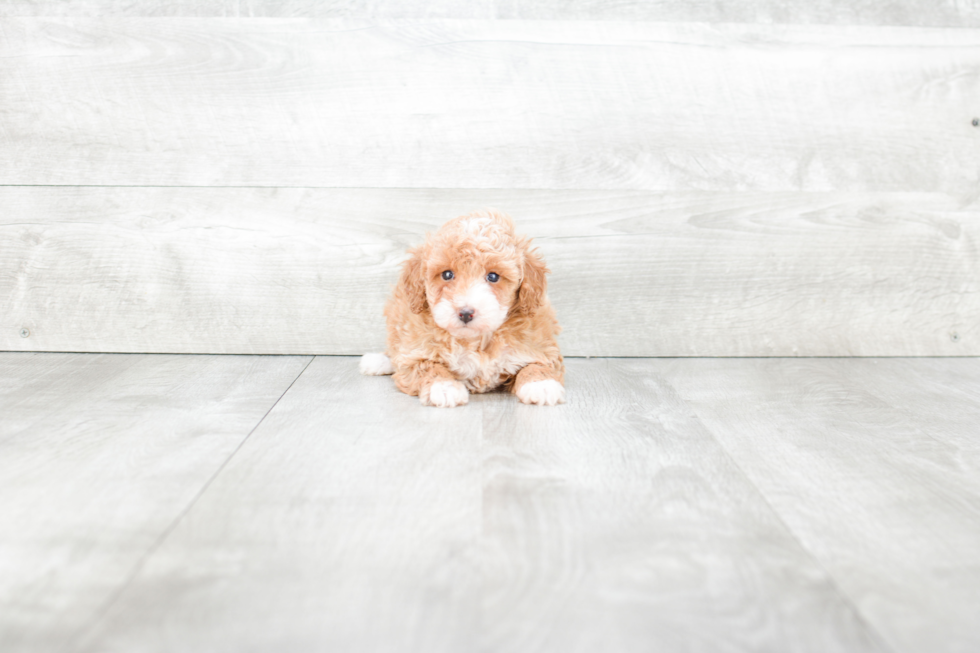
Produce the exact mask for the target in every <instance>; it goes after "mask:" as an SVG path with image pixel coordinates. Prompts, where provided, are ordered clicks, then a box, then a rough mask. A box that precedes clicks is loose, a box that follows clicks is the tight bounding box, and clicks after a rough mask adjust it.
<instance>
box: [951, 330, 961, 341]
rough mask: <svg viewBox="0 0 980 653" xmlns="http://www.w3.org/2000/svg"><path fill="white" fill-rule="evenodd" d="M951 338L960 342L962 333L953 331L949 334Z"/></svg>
mask: <svg viewBox="0 0 980 653" xmlns="http://www.w3.org/2000/svg"><path fill="white" fill-rule="evenodd" d="M949 339H950V340H952V341H953V342H959V341H960V334H958V333H956V332H955V331H953V332H952V333H951V334H949Z"/></svg>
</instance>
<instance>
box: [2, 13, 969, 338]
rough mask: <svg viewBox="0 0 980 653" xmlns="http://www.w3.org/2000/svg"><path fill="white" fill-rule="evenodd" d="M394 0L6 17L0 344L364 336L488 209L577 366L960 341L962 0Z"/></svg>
mask: <svg viewBox="0 0 980 653" xmlns="http://www.w3.org/2000/svg"><path fill="white" fill-rule="evenodd" d="M415 4H416V3H383V2H374V3H371V2H351V3H310V2H282V3H272V2H258V1H256V2H248V1H246V0H242V1H240V2H217V1H215V2H202V3H187V2H171V3H167V2H164V3H151V4H149V5H147V4H146V3H134V2H122V1H112V0H93V1H90V2H82V1H71V2H58V3H54V2H28V1H19V0H14V1H12V2H7V3H4V4H3V5H2V6H0V98H2V102H0V152H2V153H3V156H2V157H0V207H2V210H0V349H5V350H33V351H126V352H202V353H203V352H213V353H276V354H300V353H302V354H353V353H361V352H363V351H369V350H379V349H381V348H382V347H383V340H384V329H383V323H382V317H381V315H380V311H381V306H382V304H383V302H384V299H385V295H386V293H387V292H388V290H389V288H390V286H391V284H392V283H393V282H394V279H395V277H396V275H397V266H398V263H399V261H400V260H401V259H402V257H403V253H404V250H405V248H406V247H407V246H409V245H411V244H413V243H416V242H418V241H419V240H420V239H421V238H422V236H423V234H424V233H425V232H426V231H429V230H432V229H435V228H437V227H438V225H439V224H441V223H442V222H443V221H444V220H446V219H448V218H451V217H454V216H455V215H458V214H460V213H464V212H467V211H469V210H472V209H476V208H482V207H486V206H494V207H497V208H500V209H503V210H506V211H508V212H510V213H511V214H512V215H513V216H514V217H515V219H516V221H517V223H518V225H519V227H520V228H521V230H522V231H524V232H525V233H528V234H529V235H532V236H534V237H535V238H536V242H537V243H538V245H539V246H540V248H541V250H542V251H543V253H544V255H545V257H546V259H547V260H548V262H549V264H550V266H551V268H552V270H553V275H552V278H551V296H552V300H553V302H554V303H555V305H556V307H557V309H558V313H559V318H560V319H561V321H562V323H563V325H564V327H565V332H564V333H563V335H562V346H563V349H564V351H565V353H566V354H567V355H586V356H588V355H594V356H599V355H615V356H773V355H788V356H849V355H875V356H889V355H978V354H980V127H977V126H974V125H973V120H974V118H978V117H980V29H975V28H977V27H980V3H978V2H958V3H953V2H940V3H925V2H917V1H909V2H906V3H900V4H895V3H892V4H889V5H887V6H879V5H877V4H873V3H845V2H839V1H831V0H827V1H825V2H817V3H802V2H775V0H772V1H771V2H764V1H760V2H751V3H749V2H743V3H736V4H734V5H726V6H725V7H719V6H715V7H711V8H708V7H694V6H691V4H690V3H680V2H660V3H649V4H647V3H629V2H626V3H601V2H590V1H587V0H581V1H578V2H570V3H551V2H545V3H529V2H518V1H513V2H491V1H490V0H487V2H483V3H462V2H453V1H449V0H447V1H445V2H434V3H425V4H423V3H417V5H418V6H415V7H413V5H415ZM237 16H250V17H249V18H247V19H240V18H231V19H229V18H228V17H237ZM500 19H506V20H500ZM692 21H705V22H692Z"/></svg>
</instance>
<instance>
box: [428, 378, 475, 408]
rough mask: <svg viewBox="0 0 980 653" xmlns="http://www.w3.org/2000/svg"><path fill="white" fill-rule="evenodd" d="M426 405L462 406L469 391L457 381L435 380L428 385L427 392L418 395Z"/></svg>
mask: <svg viewBox="0 0 980 653" xmlns="http://www.w3.org/2000/svg"><path fill="white" fill-rule="evenodd" d="M420 399H421V400H422V403H423V404H425V405H427V406H439V407H441V408H451V407H453V406H462V405H463V404H465V403H466V402H468V401H469V400H470V393H469V391H468V390H467V389H466V386H464V385H463V384H462V383H460V382H459V381H436V382H435V383H433V384H432V385H430V386H429V392H428V393H427V396H426V395H423V396H422V397H420Z"/></svg>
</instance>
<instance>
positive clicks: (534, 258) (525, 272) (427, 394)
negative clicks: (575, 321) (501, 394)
mask: <svg viewBox="0 0 980 653" xmlns="http://www.w3.org/2000/svg"><path fill="white" fill-rule="evenodd" d="M409 255H410V257H409V259H408V260H407V261H406V262H405V264H404V266H403V267H402V271H401V276H400V278H399V279H398V284H397V286H396V287H395V290H394V292H393V293H392V296H391V298H390V299H389V300H388V303H387V305H386V306H385V311H384V313H385V318H386V319H387V327H388V350H387V352H386V353H385V354H365V355H364V356H363V357H362V358H361V364H360V369H361V372H362V373H364V374H372V375H381V374H394V380H395V385H396V386H397V387H398V389H399V390H401V391H402V392H404V393H406V394H409V395H413V396H418V398H419V400H420V401H421V402H422V404H423V405H425V406H444V407H450V406H459V405H461V404H465V403H466V402H467V401H468V400H469V395H470V393H471V392H488V391H490V390H493V389H494V388H497V387H499V386H506V387H507V388H508V389H509V390H510V391H511V392H513V393H514V394H516V395H517V398H518V399H519V400H520V401H522V402H524V403H525V404H537V405H539V406H554V405H555V404H559V403H563V402H564V401H565V387H564V385H562V384H563V381H564V377H565V364H564V362H563V360H562V356H561V352H560V351H559V350H558V344H557V342H556V340H555V337H556V336H557V335H558V333H559V332H560V331H561V327H559V326H558V321H557V320H556V319H555V311H554V309H552V307H551V304H550V303H549V301H548V296H547V294H546V290H547V281H546V279H545V275H546V274H547V273H548V269H547V268H545V266H544V262H543V261H542V260H541V257H540V256H539V255H538V253H537V251H536V250H532V249H531V248H530V240H529V239H527V238H524V237H520V236H517V235H515V234H514V224H513V222H511V219H510V218H509V217H508V216H506V215H504V214H502V213H498V212H496V211H492V210H488V211H480V212H476V213H471V214H469V215H464V216H461V217H459V218H456V219H455V220H450V221H449V222H447V223H446V224H445V225H443V226H442V228H441V229H439V231H437V232H436V233H435V234H430V235H429V236H428V237H427V239H426V241H425V242H424V243H423V244H422V245H420V246H418V247H416V248H414V249H411V250H409Z"/></svg>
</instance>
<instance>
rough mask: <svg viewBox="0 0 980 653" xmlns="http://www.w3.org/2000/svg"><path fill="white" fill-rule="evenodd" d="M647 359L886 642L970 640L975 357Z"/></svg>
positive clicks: (976, 555) (979, 381)
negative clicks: (949, 358) (936, 358)
mask: <svg viewBox="0 0 980 653" xmlns="http://www.w3.org/2000/svg"><path fill="white" fill-rule="evenodd" d="M653 368H654V369H655V370H656V371H657V372H658V373H660V374H663V375H664V377H665V378H666V379H667V380H668V381H669V382H670V383H671V384H672V385H674V386H675V387H677V389H678V391H679V393H680V395H681V396H682V397H683V398H684V399H685V400H687V401H688V402H689V404H690V405H691V407H692V409H693V410H694V411H695V413H696V414H697V415H698V417H699V418H700V419H701V420H703V422H704V423H705V425H706V426H707V427H708V428H709V429H710V430H711V432H712V433H713V434H714V435H715V436H716V437H717V438H719V440H720V442H721V443H722V445H723V446H724V447H725V448H726V450H727V451H728V452H729V453H730V454H731V456H732V457H733V458H734V460H735V461H736V463H737V464H738V465H739V466H740V467H741V468H742V469H743V470H744V471H745V473H746V474H747V475H748V477H749V478H750V479H751V480H752V481H753V482H754V483H755V484H756V486H758V488H759V489H760V491H761V492H762V493H763V494H764V495H765V497H766V499H767V500H768V501H769V503H770V504H771V505H772V506H773V507H774V509H775V510H776V512H777V513H778V514H779V515H780V517H781V518H782V519H783V520H784V521H785V522H786V524H787V525H788V526H789V528H790V529H791V530H792V531H793V532H794V533H795V534H796V535H797V536H798V537H799V538H800V540H801V542H802V543H803V545H804V546H805V547H806V548H807V550H809V551H811V552H812V553H813V554H814V555H815V556H816V557H817V559H818V560H819V561H820V563H821V564H823V565H824V567H826V568H827V569H828V571H829V572H830V573H831V575H832V576H833V577H834V580H835V581H836V583H837V584H838V585H839V586H840V587H841V589H842V591H843V593H844V594H845V595H846V596H848V597H849V598H850V599H851V600H853V602H854V604H855V605H856V606H857V607H858V608H859V610H860V611H861V613H862V615H864V616H865V618H866V619H867V620H868V622H869V623H870V624H871V625H872V626H873V627H875V629H876V630H877V631H878V632H880V633H881V634H882V636H883V637H884V639H885V640H886V641H887V642H888V643H890V644H891V645H892V646H893V647H894V649H895V650H897V651H909V652H912V651H923V650H929V651H975V650H977V649H978V647H980V628H978V627H977V622H976V615H977V614H980V445H978V439H977V435H978V431H980V423H978V420H977V416H978V415H980V393H978V388H980V360H978V359H962V360H955V361H934V360H915V359H905V360H897V361H854V360H846V359H814V360H796V361H793V360H778V359H773V360H766V359H758V360H740V361H736V360H673V361H659V362H655V363H654V364H653Z"/></svg>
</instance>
